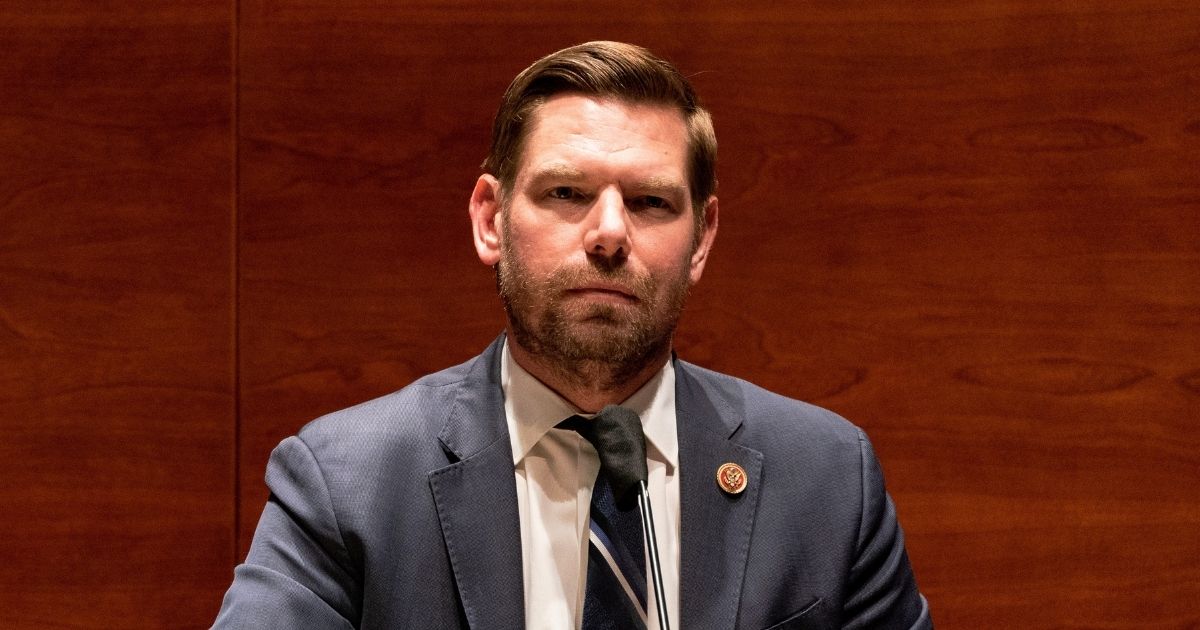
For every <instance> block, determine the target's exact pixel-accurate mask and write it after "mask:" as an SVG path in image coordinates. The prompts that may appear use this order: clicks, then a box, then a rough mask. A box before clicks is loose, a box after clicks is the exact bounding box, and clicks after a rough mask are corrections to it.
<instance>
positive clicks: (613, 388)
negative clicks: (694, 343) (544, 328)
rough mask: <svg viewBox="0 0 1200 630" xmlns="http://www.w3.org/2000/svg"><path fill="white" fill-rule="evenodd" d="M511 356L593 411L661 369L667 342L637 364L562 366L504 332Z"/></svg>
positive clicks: (630, 392) (627, 393)
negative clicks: (506, 335)
mask: <svg viewBox="0 0 1200 630" xmlns="http://www.w3.org/2000/svg"><path fill="white" fill-rule="evenodd" d="M508 348H509V352H511V353H512V356H513V360H515V361H516V362H517V365H520V366H521V367H522V368H523V369H524V370H525V371H526V372H529V373H530V374H532V375H533V377H534V378H536V379H537V380H539V381H541V382H542V383H543V384H545V385H546V387H549V388H550V389H552V390H554V391H555V393H557V394H558V395H559V396H562V397H563V398H565V399H566V400H567V401H569V402H570V403H571V404H573V405H575V406H576V407H579V409H580V410H581V411H584V412H586V413H596V412H598V411H600V410H601V409H603V408H604V407H605V406H606V405H616V404H619V403H620V402H622V401H624V400H625V399H627V398H629V397H630V396H632V395H633V394H634V392H636V391H637V390H638V389H640V388H641V387H642V385H645V384H646V382H647V381H649V380H650V379H651V378H653V377H654V375H655V374H656V373H657V372H658V371H659V370H661V369H662V367H663V364H664V363H666V361H667V359H669V358H670V356H671V347H670V345H669V344H668V345H667V346H666V347H665V348H664V349H663V351H662V352H660V353H657V354H655V355H654V356H652V357H651V358H650V359H648V360H647V361H645V362H644V363H643V364H642V365H641V366H639V367H636V368H631V366H614V365H612V364H610V363H605V362H602V361H580V362H578V363H576V364H574V365H569V366H564V365H560V364H558V363H554V362H551V361H548V360H547V359H546V358H545V357H542V356H539V355H535V354H532V353H530V352H528V351H527V350H526V349H525V348H523V347H521V345H520V344H518V343H516V340H515V339H514V337H513V335H511V334H510V335H509V336H508Z"/></svg>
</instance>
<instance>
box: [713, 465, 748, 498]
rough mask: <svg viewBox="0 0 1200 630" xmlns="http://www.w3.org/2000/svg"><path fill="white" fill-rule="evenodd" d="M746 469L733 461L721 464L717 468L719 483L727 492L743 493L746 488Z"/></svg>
mask: <svg viewBox="0 0 1200 630" xmlns="http://www.w3.org/2000/svg"><path fill="white" fill-rule="evenodd" d="M746 482H747V479H746V469H745V468H742V467H741V466H738V465H737V464H735V463H733V462H727V463H724V464H721V467H720V468H718V469H717V485H718V486H720V487H721V490H724V491H725V493H726V494H741V493H742V490H745V489H746Z"/></svg>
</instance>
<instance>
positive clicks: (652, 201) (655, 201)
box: [642, 195, 671, 209]
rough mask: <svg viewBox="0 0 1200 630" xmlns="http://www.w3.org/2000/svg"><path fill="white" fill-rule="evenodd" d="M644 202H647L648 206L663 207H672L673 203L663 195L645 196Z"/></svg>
mask: <svg viewBox="0 0 1200 630" xmlns="http://www.w3.org/2000/svg"><path fill="white" fill-rule="evenodd" d="M642 203H644V204H646V207H647V208H658V209H662V208H670V207H671V204H670V203H668V202H667V200H666V199H663V198H662V197H655V196H654V195H650V196H647V197H643V198H642Z"/></svg>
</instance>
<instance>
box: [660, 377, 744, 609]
mask: <svg viewBox="0 0 1200 630" xmlns="http://www.w3.org/2000/svg"><path fill="white" fill-rule="evenodd" d="M744 409H745V401H744V398H743V395H742V392H741V390H740V388H738V387H737V385H736V382H735V381H733V380H732V379H727V378H722V377H718V376H717V375H715V374H713V373H711V372H708V371H707V370H704V369H702V368H698V367H696V366H694V365H691V364H688V363H685V362H683V361H677V362H676V371H675V415H676V422H677V423H678V427H679V475H680V477H679V481H680V483H679V502H680V513H681V514H680V521H681V524H680V540H679V544H680V568H679V610H680V616H682V617H683V618H682V619H681V620H679V621H678V622H675V621H674V620H673V624H674V625H675V626H676V627H681V628H733V627H735V626H736V623H737V611H738V604H739V602H740V600H741V592H742V582H743V578H744V577H745V574H746V558H747V557H748V555H749V551H750V533H751V532H752V531H753V529H754V516H755V513H756V512H757V508H758V493H759V488H760V487H761V481H762V461H763V456H762V453H760V452H759V451H756V450H754V449H751V448H748V447H746V446H742V445H741V444H738V443H737V442H736V441H735V437H736V434H737V431H738V429H739V428H740V427H741V426H742V421H743V410H744ZM725 463H735V464H738V465H739V466H741V467H742V468H743V469H744V470H745V471H746V477H747V479H748V480H749V481H748V483H747V486H746V489H745V490H744V491H742V492H741V493H740V494H736V495H730V494H726V493H725V492H724V491H722V490H721V489H720V487H719V486H718V485H717V479H716V472H717V468H719V467H720V466H721V465H722V464H725Z"/></svg>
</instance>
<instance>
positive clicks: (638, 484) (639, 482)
mask: <svg viewBox="0 0 1200 630" xmlns="http://www.w3.org/2000/svg"><path fill="white" fill-rule="evenodd" d="M581 424H582V425H583V426H582V427H580V428H579V431H580V433H581V434H582V435H583V437H584V438H586V439H587V440H588V441H589V442H591V443H592V446H594V447H595V448H596V452H598V453H599V454H600V472H601V474H603V475H605V476H606V478H607V479H608V483H609V485H610V486H612V489H613V497H614V498H616V500H617V502H618V503H622V502H624V501H627V500H628V496H629V494H630V493H631V492H636V494H637V502H638V511H639V512H640V513H641V516H642V536H643V542H644V543H645V545H646V552H647V556H648V557H649V559H650V575H651V577H652V578H653V582H654V601H655V603H656V604H657V607H658V627H659V628H660V630H669V629H670V627H671V626H670V623H669V622H668V620H667V601H666V600H667V597H666V593H665V592H664V590H663V577H662V563H661V562H660V561H659V558H658V537H657V536H656V535H655V531H654V513H653V511H651V508H650V492H649V489H648V488H647V486H646V481H647V478H648V477H649V471H647V469H646V436H645V434H644V433H642V420H641V418H639V417H638V415H637V413H635V412H634V411H632V410H630V409H626V408H625V407H620V406H617V405H608V406H607V407H605V408H604V409H602V410H601V411H600V413H599V414H597V415H596V417H595V418H593V419H592V420H591V421H590V422H587V423H581Z"/></svg>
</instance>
